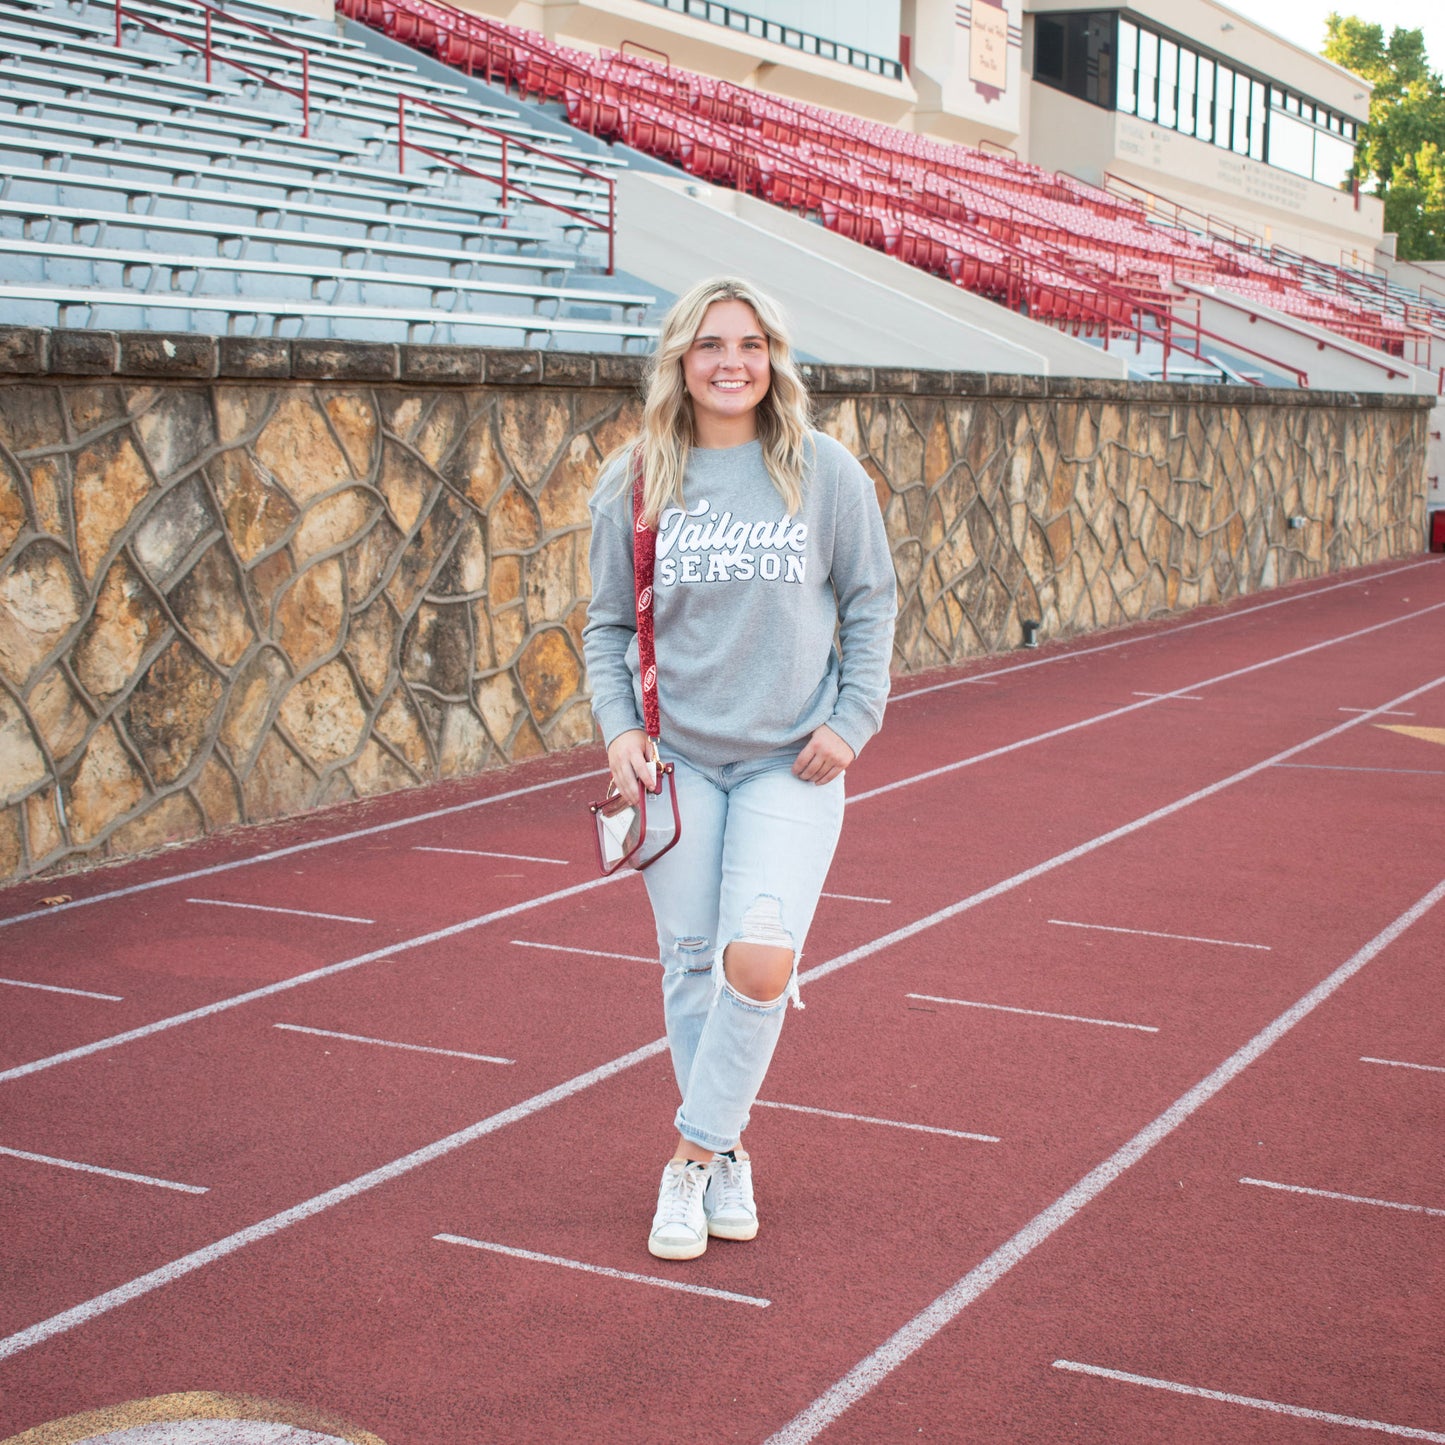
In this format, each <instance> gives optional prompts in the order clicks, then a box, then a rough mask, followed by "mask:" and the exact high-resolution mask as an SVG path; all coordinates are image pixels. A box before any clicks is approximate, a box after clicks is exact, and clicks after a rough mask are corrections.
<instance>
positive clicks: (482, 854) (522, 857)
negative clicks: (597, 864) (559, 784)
mask: <svg viewBox="0 0 1445 1445" xmlns="http://www.w3.org/2000/svg"><path fill="white" fill-rule="evenodd" d="M411 851H412V852H413V853H464V854H466V856H467V857H468V858H505V859H506V860H507V861H508V862H509V863H557V864H560V865H561V866H562V867H564V868H565V867H566V866H567V862H568V860H567V859H566V858H534V857H532V855H531V854H530V853H489V852H487V851H486V849H484V848H433V847H430V846H429V845H428V844H426V843H417V844H416V845H415V846H414V847H413V848H412V850H411Z"/></svg>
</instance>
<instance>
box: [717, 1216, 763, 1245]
mask: <svg viewBox="0 0 1445 1445" xmlns="http://www.w3.org/2000/svg"><path fill="white" fill-rule="evenodd" d="M707 1232H708V1233H709V1234H710V1235H711V1236H712V1237H713V1238H714V1239H741V1240H746V1239H756V1238H757V1237H758V1221H757V1220H756V1219H753V1220H750V1221H749V1222H748V1223H747V1224H715V1223H714V1222H713V1221H712V1220H711V1219H709V1220H708V1222H707Z"/></svg>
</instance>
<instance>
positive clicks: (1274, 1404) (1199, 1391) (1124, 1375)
mask: <svg viewBox="0 0 1445 1445" xmlns="http://www.w3.org/2000/svg"><path fill="white" fill-rule="evenodd" d="M1054 1369H1056V1370H1071V1371H1072V1372H1073V1373H1074V1374H1076V1375H1093V1376H1095V1377H1096V1378H1098V1379H1101V1380H1117V1381H1118V1382H1119V1383H1120V1384H1122V1385H1144V1386H1146V1387H1147V1388H1149V1389H1151V1390H1168V1391H1169V1392H1170V1393H1171V1394H1174V1395H1194V1396H1196V1397H1197V1398H1199V1399H1201V1400H1217V1401H1218V1402H1219V1403H1220V1404H1223V1405H1246V1406H1248V1407H1249V1408H1250V1409H1252V1410H1268V1411H1269V1412H1270V1413H1271V1414H1273V1415H1292V1416H1294V1417H1295V1418H1296V1419H1300V1420H1318V1421H1320V1422H1321V1423H1322V1424H1326V1425H1349V1426H1353V1427H1354V1428H1355V1429H1357V1430H1374V1431H1377V1432H1379V1433H1380V1434H1383V1435H1397V1436H1400V1437H1401V1438H1402V1439H1405V1440H1436V1441H1445V1435H1442V1434H1440V1433H1439V1432H1438V1431H1435V1430H1417V1429H1415V1428H1414V1427H1412V1426H1410V1425H1387V1424H1386V1423H1385V1422H1384V1421H1383V1420H1365V1419H1362V1418H1360V1417H1359V1416H1357V1415H1336V1414H1333V1413H1331V1412H1330V1411H1328V1410H1309V1409H1306V1408H1305V1407H1304V1406H1303V1405H1284V1404H1281V1403H1280V1402H1279V1401H1278V1400H1260V1399H1257V1398H1256V1397H1255V1396H1253V1395H1235V1394H1232V1393H1231V1392H1230V1391H1228V1390H1207V1389H1205V1388H1204V1387H1203V1386H1202V1385H1181V1384H1180V1383H1179V1382H1178V1381H1176V1380H1156V1379H1155V1378H1154V1377H1153V1376H1152V1375H1134V1374H1130V1373H1129V1371H1127V1370H1106V1369H1105V1368H1104V1367H1103V1366H1102V1365H1082V1364H1080V1363H1079V1362H1078V1361H1077V1360H1055V1361H1054Z"/></svg>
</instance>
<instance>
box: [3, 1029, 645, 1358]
mask: <svg viewBox="0 0 1445 1445" xmlns="http://www.w3.org/2000/svg"><path fill="white" fill-rule="evenodd" d="M666 1052H667V1040H666V1039H654V1040H653V1041H652V1043H650V1044H644V1045H643V1046H642V1047H641V1048H639V1049H633V1050H632V1052H631V1053H627V1054H622V1055H621V1056H620V1057H618V1058H615V1059H612V1060H610V1061H609V1062H607V1063H605V1064H600V1065H599V1066H598V1067H597V1068H595V1069H588V1070H587V1071H586V1072H585V1073H582V1074H578V1075H576V1076H575V1077H574V1078H571V1079H568V1080H567V1081H566V1082H565V1083H562V1084H558V1085H556V1086H555V1087H554V1088H551V1089H547V1090H544V1091H543V1092H542V1093H540V1094H533V1095H532V1097H531V1098H530V1099H524V1100H523V1101H522V1102H521V1103H520V1104H513V1105H512V1107H511V1108H509V1109H503V1110H501V1111H500V1112H499V1113H496V1114H491V1115H489V1116H488V1117H487V1118H485V1119H482V1120H480V1121H478V1122H477V1123H475V1124H471V1125H469V1126H468V1127H467V1128H465V1129H459V1130H457V1131H456V1133H454V1134H448V1135H447V1136H446V1137H445V1138H442V1139H437V1140H435V1141H434V1142H433V1143H431V1144H427V1145H425V1146H423V1147H422V1148H420V1149H417V1150H414V1151H413V1152H412V1153H410V1154H404V1155H403V1156H402V1157H401V1158H400V1159H394V1160H392V1161H391V1163H389V1164H383V1165H382V1166H381V1167H380V1168H377V1169H372V1170H370V1171H368V1172H367V1173H365V1174H361V1175H358V1176H357V1177H356V1178H355V1179H349V1180H347V1181H346V1183H344V1184H338V1185H337V1186H336V1187H335V1188H333V1189H328V1190H326V1191H325V1192H324V1193H322V1194H317V1195H314V1196H313V1197H312V1198H310V1199H307V1200H304V1201H303V1202H302V1203H300V1204H296V1205H293V1206H292V1207H291V1208H290V1209H283V1210H282V1211H281V1212H280V1213H279V1214H273V1215H271V1216H270V1217H269V1218H266V1219H263V1220H261V1221H259V1223H256V1224H253V1225H250V1226H249V1227H247V1228H246V1229H241V1230H237V1231H236V1233H234V1234H228V1235H226V1237H225V1238H224V1239H218V1240H216V1241H215V1242H214V1243H213V1244H208V1245H205V1246H203V1247H202V1248H200V1249H197V1250H193V1251H192V1252H191V1253H190V1254H184V1255H182V1256H181V1257H180V1258H179V1259H173V1260H171V1261H170V1262H169V1263H168V1264H163V1265H161V1266H159V1268H157V1269H153V1270H150V1271H149V1272H148V1273H146V1274H143V1275H139V1276H138V1277H137V1278H135V1279H132V1280H129V1281H127V1282H126V1283H125V1284H123V1285H118V1286H117V1287H116V1288H115V1289H110V1290H106V1291H105V1293H104V1294H99V1295H96V1296H95V1297H94V1298H92V1299H88V1300H86V1301H84V1302H83V1303H82V1304H78V1305H74V1306H72V1307H71V1308H70V1309H68V1310H62V1311H61V1313H59V1314H57V1315H52V1316H51V1317H50V1318H49V1319H47V1320H42V1321H40V1323H39V1324H35V1325H31V1326H30V1327H29V1328H28V1329H23V1330H18V1331H17V1332H16V1333H15V1334H12V1335H7V1336H5V1337H4V1338H3V1339H0V1360H5V1359H9V1358H10V1357H11V1356H12V1355H18V1354H19V1353H20V1352H21V1351H22V1350H28V1349H30V1348H31V1347H32V1346H34V1345H38V1344H41V1343H42V1342H43V1341H45V1340H49V1339H53V1338H54V1337H55V1336H56V1335H63V1334H65V1333H67V1332H68V1331H70V1330H73V1329H75V1328H76V1327H77V1326H79V1325H83V1324H86V1323H88V1322H89V1321H90V1320H93V1319H97V1318H98V1317H99V1316H101V1315H103V1314H108V1313H109V1312H110V1311H111V1310H113V1309H117V1308H118V1307H119V1306H121V1305H123V1304H128V1303H130V1301H131V1300H135V1299H139V1298H141V1297H142V1296H143V1295H148V1294H150V1293H151V1292H152V1291H153V1290H158V1289H161V1288H163V1287H164V1286H165V1285H168V1284H173V1283H174V1282H175V1281H176V1280H178V1279H184V1278H185V1277H186V1275H188V1274H193V1273H194V1272H195V1271H196V1270H198V1269H204V1268H205V1266H206V1265H208V1264H214V1263H215V1261H216V1260H218V1259H225V1258H226V1257H227V1256H228V1255H232V1254H235V1253H236V1251H237V1250H240V1249H245V1248H246V1246H247V1245H250V1244H256V1243H258V1242H259V1241H260V1240H263V1239H269V1238H270V1237H271V1236H272V1235H275V1234H279V1233H280V1232H281V1231H282V1230H283V1229H289V1228H290V1227H291V1226H292V1225H293V1224H300V1223H301V1222H302V1221H303V1220H306V1219H311V1218H313V1217H314V1216H316V1215H318V1214H323V1213H325V1212H326V1211H327V1210H328V1209H333V1208H335V1207H336V1206H337V1205H338V1204H345V1203H347V1202H348V1201H349V1200H352V1199H355V1198H356V1197H357V1196H358V1195H361V1194H365V1193H366V1192H367V1191H368V1190H371V1189H375V1188H376V1187H377V1186H378V1185H380V1184H387V1183H389V1182H390V1181H391V1180H393V1179H399V1178H401V1177H402V1176H403V1175H405V1174H410V1173H411V1171H412V1170H413V1169H418V1168H420V1167H421V1166H422V1165H423V1164H430V1163H431V1162H432V1161H433V1160H435V1159H441V1158H443V1157H444V1156H445V1155H447V1154H451V1153H453V1152H454V1151H455V1150H457V1149H461V1148H463V1147H464V1146H465V1145H467V1144H471V1143H473V1142H474V1141H475V1140H477V1139H481V1138H483V1137H484V1136H485V1135H487V1134H493V1133H495V1132H496V1131H497V1130H498V1129H504V1128H506V1127H507V1125H509V1124H515V1123H518V1122H520V1121H521V1120H523V1119H528V1118H530V1117H531V1116H532V1115H534V1114H537V1113H540V1112H541V1111H542V1110H543V1109H547V1108H550V1107H551V1106H552V1105H553V1104H559V1103H561V1102H562V1101H563V1100H564V1099H568V1098H571V1097H572V1095H574V1094H579V1093H581V1092H583V1091H584V1090H585V1089H590V1088H591V1087H592V1086H593V1085H594V1084H600V1083H603V1082H604V1081H605V1080H607V1079H610V1078H612V1077H613V1076H614V1075H616V1074H620V1073H622V1072H624V1071H625V1070H627V1069H630V1068H632V1067H633V1065H634V1064H640V1063H643V1062H644V1061H645V1060H647V1059H652V1058H656V1057H657V1056H658V1055H660V1054H664V1053H666Z"/></svg>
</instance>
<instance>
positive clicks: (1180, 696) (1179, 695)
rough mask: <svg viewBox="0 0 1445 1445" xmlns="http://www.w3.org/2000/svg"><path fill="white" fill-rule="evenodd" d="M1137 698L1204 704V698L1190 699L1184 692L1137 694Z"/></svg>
mask: <svg viewBox="0 0 1445 1445" xmlns="http://www.w3.org/2000/svg"><path fill="white" fill-rule="evenodd" d="M1134 696H1135V697H1157V698H1166V697H1168V698H1173V699H1174V701H1175V702H1203V701H1204V699H1203V698H1202V697H1190V696H1189V694H1188V693H1184V692H1136V693H1135V694H1134Z"/></svg>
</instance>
